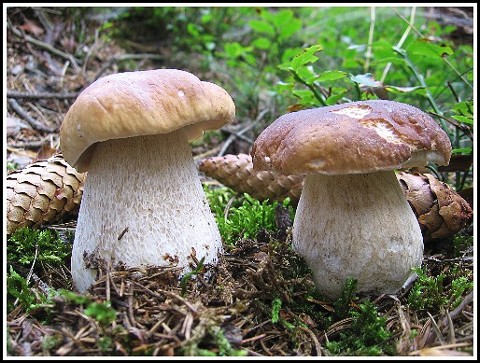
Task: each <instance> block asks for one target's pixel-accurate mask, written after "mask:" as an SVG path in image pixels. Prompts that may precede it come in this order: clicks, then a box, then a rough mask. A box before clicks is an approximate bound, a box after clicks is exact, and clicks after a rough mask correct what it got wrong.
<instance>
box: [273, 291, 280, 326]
mask: <svg viewBox="0 0 480 363" xmlns="http://www.w3.org/2000/svg"><path fill="white" fill-rule="evenodd" d="M281 307H282V300H280V299H279V298H278V297H277V298H275V299H273V301H272V323H274V324H275V323H277V322H278V321H279V320H280V309H281Z"/></svg>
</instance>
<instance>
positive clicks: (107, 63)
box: [93, 53, 165, 81]
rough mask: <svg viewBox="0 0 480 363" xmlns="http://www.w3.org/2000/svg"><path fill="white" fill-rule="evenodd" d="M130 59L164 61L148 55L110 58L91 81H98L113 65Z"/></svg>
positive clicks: (123, 55) (159, 57)
mask: <svg viewBox="0 0 480 363" xmlns="http://www.w3.org/2000/svg"><path fill="white" fill-rule="evenodd" d="M130 59H156V60H164V59H165V58H164V57H162V56H161V55H159V54H150V53H143V54H122V55H119V56H115V57H112V58H110V59H109V60H108V62H106V63H105V64H104V65H103V66H102V68H100V70H99V71H98V72H97V74H96V75H95V77H94V79H93V81H96V80H97V79H99V78H100V77H101V76H102V74H103V73H105V71H106V70H107V69H108V68H110V67H111V66H112V65H113V64H114V63H117V62H121V61H124V60H130Z"/></svg>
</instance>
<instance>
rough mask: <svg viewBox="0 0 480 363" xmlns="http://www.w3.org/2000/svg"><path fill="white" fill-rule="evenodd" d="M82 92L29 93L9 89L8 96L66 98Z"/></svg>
mask: <svg viewBox="0 0 480 363" xmlns="http://www.w3.org/2000/svg"><path fill="white" fill-rule="evenodd" d="M79 94H80V93H79V92H74V93H49V92H41V93H29V92H18V91H11V90H10V91H9V90H7V97H8V98H16V99H18V98H29V99H52V98H54V99H65V98H76V97H78V95H79Z"/></svg>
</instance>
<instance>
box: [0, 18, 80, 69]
mask: <svg viewBox="0 0 480 363" xmlns="http://www.w3.org/2000/svg"><path fill="white" fill-rule="evenodd" d="M8 28H9V29H10V30H11V31H12V32H13V34H15V35H16V36H18V37H20V38H24V39H25V40H26V41H27V42H30V43H32V44H35V45H37V46H39V47H42V48H45V49H46V50H48V51H49V52H51V53H53V54H56V55H58V56H60V57H63V58H65V59H68V60H69V61H70V62H71V63H72V65H73V67H74V68H75V70H76V71H80V67H79V66H78V63H79V62H80V61H79V60H77V59H75V57H74V56H73V55H71V54H68V53H65V52H62V51H61V50H58V49H56V48H54V47H52V46H51V45H50V44H48V43H45V42H42V41H40V40H38V39H35V38H34V37H32V36H30V35H28V34H25V33H24V32H23V31H21V30H19V29H17V28H15V27H14V26H13V25H12V24H10V22H9V23H8Z"/></svg>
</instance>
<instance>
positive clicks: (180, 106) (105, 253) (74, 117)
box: [60, 69, 235, 291]
mask: <svg viewBox="0 0 480 363" xmlns="http://www.w3.org/2000/svg"><path fill="white" fill-rule="evenodd" d="M234 116H235V106H234V103H233V100H232V98H231V97H230V95H229V94H228V93H227V92H226V91H225V90H224V89H222V88H221V87H219V86H217V85H215V84H213V83H210V82H205V81H201V80H200V79H198V78H197V77H196V76H194V75H193V74H190V73H188V72H185V71H181V70H176V69H158V70H149V71H137V72H125V73H119V74H114V75H110V76H106V77H104V78H101V79H99V80H97V81H95V82H94V83H93V84H91V85H90V86H89V87H87V88H86V89H85V90H84V91H83V92H82V93H81V94H80V95H79V96H78V98H77V100H76V101H75V103H74V104H73V105H72V106H71V108H70V109H69V110H68V112H67V114H66V116H65V119H64V121H63V124H62V126H61V130H60V144H61V149H62V152H63V155H64V157H65V160H66V161H67V162H68V163H69V164H70V165H72V166H74V167H75V168H76V169H77V170H78V171H80V172H86V171H88V178H87V181H86V183H85V189H84V192H83V197H82V203H81V206H80V210H79V216H78V221H77V229H76V233H75V240H74V246H73V252H72V267H71V268H72V277H73V281H74V284H75V287H76V288H77V289H78V290H79V291H85V290H86V289H88V287H89V286H91V284H92V283H93V282H94V281H95V279H96V269H95V268H89V266H90V265H89V266H87V265H86V261H92V260H96V259H95V258H98V259H101V260H104V261H106V262H107V263H110V264H111V265H112V266H115V264H117V263H123V264H125V265H126V266H139V265H156V266H162V265H167V264H169V263H170V262H171V261H175V262H178V266H181V267H184V269H185V271H187V270H188V269H189V267H188V266H189V257H190V256H191V254H194V255H195V256H196V258H197V259H198V260H200V259H201V258H205V260H204V263H215V262H216V260H217V254H218V253H219V252H221V251H222V241H221V236H220V233H219V231H218V227H217V225H216V223H215V219H214V216H213V214H212V213H211V211H210V208H209V205H208V202H207V200H206V197H205V195H204V192H203V189H202V186H201V183H200V180H199V178H198V172H197V169H196V167H195V163H194V161H193V158H192V153H191V149H190V146H189V140H191V139H194V138H198V137H199V136H201V135H202V133H203V131H205V130H213V129H217V128H219V127H221V126H222V125H224V124H226V123H228V122H230V121H232V120H233V119H234ZM92 258H93V259H92Z"/></svg>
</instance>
